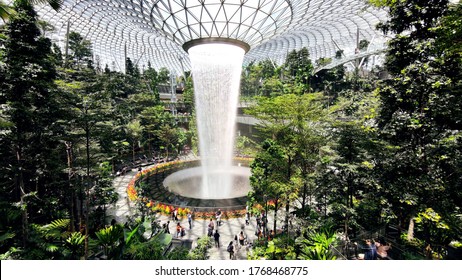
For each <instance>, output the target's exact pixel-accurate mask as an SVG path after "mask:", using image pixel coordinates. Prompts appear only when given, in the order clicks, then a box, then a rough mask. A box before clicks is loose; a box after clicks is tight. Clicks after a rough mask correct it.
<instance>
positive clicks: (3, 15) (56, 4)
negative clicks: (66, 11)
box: [0, 0, 64, 22]
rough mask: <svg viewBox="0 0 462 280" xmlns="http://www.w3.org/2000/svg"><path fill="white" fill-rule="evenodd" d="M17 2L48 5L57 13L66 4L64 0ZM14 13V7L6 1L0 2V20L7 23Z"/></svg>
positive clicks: (0, 0)
mask: <svg viewBox="0 0 462 280" xmlns="http://www.w3.org/2000/svg"><path fill="white" fill-rule="evenodd" d="M15 1H27V2H29V3H30V4H32V5H40V4H48V5H50V6H51V7H52V8H53V9H54V10H55V11H58V10H59V9H60V8H61V6H62V4H63V2H64V0H15ZM13 13H14V10H13V9H12V7H11V6H9V5H8V4H6V3H5V2H4V1H2V0H0V19H2V21H3V22H6V21H7V20H8V19H9V18H10V16H11V15H12V14H13Z"/></svg>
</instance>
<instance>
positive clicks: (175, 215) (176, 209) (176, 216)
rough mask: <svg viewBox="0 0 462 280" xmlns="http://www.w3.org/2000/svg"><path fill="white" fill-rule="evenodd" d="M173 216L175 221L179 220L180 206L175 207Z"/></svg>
mask: <svg viewBox="0 0 462 280" xmlns="http://www.w3.org/2000/svg"><path fill="white" fill-rule="evenodd" d="M173 217H174V220H175V221H178V208H175V210H173Z"/></svg>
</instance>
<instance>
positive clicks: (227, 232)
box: [107, 166, 271, 260]
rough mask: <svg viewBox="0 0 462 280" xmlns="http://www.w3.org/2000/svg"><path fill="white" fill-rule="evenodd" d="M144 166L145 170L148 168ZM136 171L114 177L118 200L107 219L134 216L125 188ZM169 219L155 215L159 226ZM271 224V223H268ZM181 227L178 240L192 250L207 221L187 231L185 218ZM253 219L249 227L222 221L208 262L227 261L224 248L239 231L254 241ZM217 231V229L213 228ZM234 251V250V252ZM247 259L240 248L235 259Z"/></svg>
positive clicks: (120, 220) (238, 221)
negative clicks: (189, 242)
mask: <svg viewBox="0 0 462 280" xmlns="http://www.w3.org/2000/svg"><path fill="white" fill-rule="evenodd" d="M149 167H150V166H146V167H145V168H149ZM136 172H137V171H136V170H132V171H129V172H127V173H126V174H125V175H122V176H119V177H116V178H115V179H114V187H115V190H116V192H117V193H118V194H119V200H118V201H117V203H116V204H115V206H113V207H109V208H108V212H107V213H108V217H109V219H112V218H115V219H116V221H117V222H118V223H125V222H126V221H127V217H133V216H134V209H133V203H132V202H131V201H129V199H128V196H127V191H126V190H127V186H128V184H129V182H130V181H131V179H132V178H133V176H135V174H136ZM169 218H170V217H167V216H164V215H160V214H157V219H158V220H160V221H161V224H163V223H164V222H166V221H167V220H168V219H169ZM270 222H271V221H270ZM180 223H181V225H182V226H183V227H184V228H185V229H186V235H185V236H183V237H181V238H179V239H182V240H190V241H191V242H192V246H193V248H194V247H195V246H196V241H197V239H198V238H199V237H201V236H204V235H206V234H207V226H208V223H209V221H206V220H195V221H193V226H192V229H189V225H188V220H187V218H183V219H182V220H180ZM255 227H256V221H255V219H251V222H250V225H248V226H245V219H244V217H242V218H235V219H229V220H222V224H221V226H219V227H218V233H220V243H221V244H220V245H221V246H220V248H216V247H213V248H211V249H209V256H210V257H209V259H210V260H227V259H229V253H228V252H227V251H226V248H227V246H228V244H229V242H230V241H232V240H233V238H234V236H235V235H238V234H239V233H240V232H241V231H243V232H244V234H245V235H246V236H247V237H248V239H249V241H250V242H252V241H253V240H254V239H256V236H255ZM169 228H170V232H171V233H175V232H176V223H174V222H173V221H171V222H170V227H169ZM215 229H217V227H215ZM235 251H236V250H235ZM246 258H247V254H246V248H241V249H239V250H238V251H237V252H236V259H238V260H244V259H246Z"/></svg>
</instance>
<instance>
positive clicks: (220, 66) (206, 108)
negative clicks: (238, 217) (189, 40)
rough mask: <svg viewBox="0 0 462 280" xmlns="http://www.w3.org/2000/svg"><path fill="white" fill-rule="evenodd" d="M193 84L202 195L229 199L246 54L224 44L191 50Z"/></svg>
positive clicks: (211, 44)
mask: <svg viewBox="0 0 462 280" xmlns="http://www.w3.org/2000/svg"><path fill="white" fill-rule="evenodd" d="M188 53H189V57H190V60H191V66H192V75H193V81H194V95H195V102H196V118H197V129H198V136H199V153H200V158H201V168H202V188H201V192H202V196H203V197H204V198H210V199H219V198H225V197H228V196H229V194H230V193H231V188H232V175H231V174H230V173H228V172H226V170H229V169H230V168H231V166H232V161H233V147H234V138H235V124H236V113H237V104H238V99H239V83H240V76H241V71H242V62H243V58H244V54H245V51H244V49H243V48H241V47H239V46H235V45H231V44H225V43H207V44H201V45H196V46H192V47H191V48H189V50H188Z"/></svg>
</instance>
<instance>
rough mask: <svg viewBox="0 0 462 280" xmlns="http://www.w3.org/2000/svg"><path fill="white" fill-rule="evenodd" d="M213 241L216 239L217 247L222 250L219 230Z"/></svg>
mask: <svg viewBox="0 0 462 280" xmlns="http://www.w3.org/2000/svg"><path fill="white" fill-rule="evenodd" d="M213 239H215V246H217V248H220V234H219V233H218V230H216V231H215V233H214V234H213Z"/></svg>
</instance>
